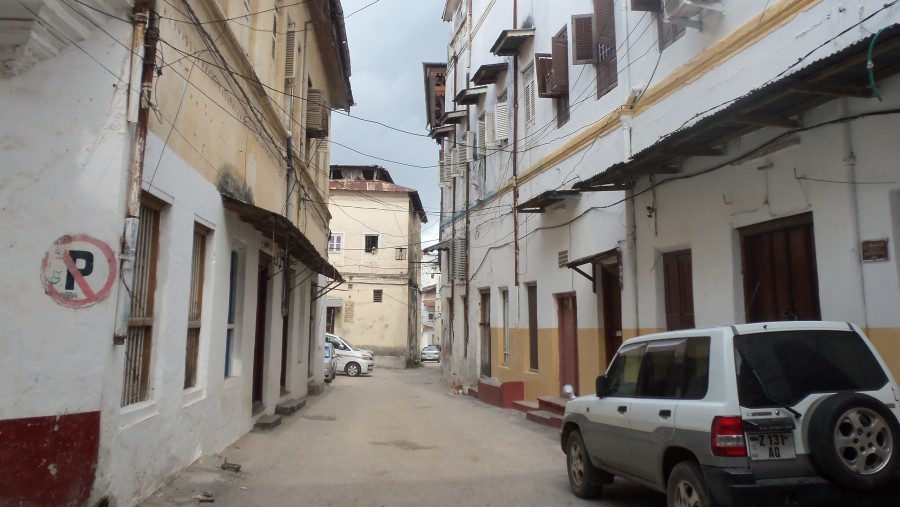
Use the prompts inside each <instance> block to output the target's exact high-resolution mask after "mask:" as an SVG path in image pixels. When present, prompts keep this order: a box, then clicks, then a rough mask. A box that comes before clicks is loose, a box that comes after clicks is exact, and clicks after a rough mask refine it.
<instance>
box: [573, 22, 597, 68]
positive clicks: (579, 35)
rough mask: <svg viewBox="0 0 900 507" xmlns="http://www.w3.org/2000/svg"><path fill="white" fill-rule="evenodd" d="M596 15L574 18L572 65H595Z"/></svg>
mask: <svg viewBox="0 0 900 507" xmlns="http://www.w3.org/2000/svg"><path fill="white" fill-rule="evenodd" d="M594 61H595V58H594V15H593V14H576V15H574V16H572V64H573V65H587V64H589V63H594Z"/></svg>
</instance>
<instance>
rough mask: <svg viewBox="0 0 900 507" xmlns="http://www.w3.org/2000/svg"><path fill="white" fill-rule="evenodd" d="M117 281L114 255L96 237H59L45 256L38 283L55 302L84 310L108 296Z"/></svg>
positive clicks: (82, 235)
mask: <svg viewBox="0 0 900 507" xmlns="http://www.w3.org/2000/svg"><path fill="white" fill-rule="evenodd" d="M115 279H116V256H115V254H113V251H112V249H111V248H110V247H109V245H107V244H106V243H104V242H103V241H100V240H99V239H97V238H93V237H91V236H87V235H85V234H76V235H72V236H68V235H67V236H62V237H61V238H59V239H57V240H56V242H54V243H53V246H51V247H50V249H49V250H47V253H45V254H44V261H43V263H42V264H41V281H42V282H43V284H44V291H45V292H46V293H47V295H49V296H50V297H51V298H53V300H54V301H56V302H57V303H59V304H61V305H63V306H68V307H69V308H84V307H85V306H90V305H92V304H94V303H96V302H98V301H100V300H101V299H103V298H105V297H106V296H107V295H109V292H110V290H111V289H112V286H113V283H114V282H115Z"/></svg>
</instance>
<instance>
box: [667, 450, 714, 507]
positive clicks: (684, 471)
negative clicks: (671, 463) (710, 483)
mask: <svg viewBox="0 0 900 507" xmlns="http://www.w3.org/2000/svg"><path fill="white" fill-rule="evenodd" d="M666 505H667V506H668V507H713V506H714V505H715V504H714V503H713V502H712V499H711V498H710V497H709V491H708V490H707V489H706V483H705V482H704V481H703V473H702V472H700V469H699V468H698V467H697V465H696V464H694V463H693V462H691V461H682V462H681V463H679V464H677V465H675V468H673V469H672V473H670V474H669V483H668V484H667V485H666Z"/></svg>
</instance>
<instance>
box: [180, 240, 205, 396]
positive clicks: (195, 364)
mask: <svg viewBox="0 0 900 507" xmlns="http://www.w3.org/2000/svg"><path fill="white" fill-rule="evenodd" d="M210 232H211V231H210V230H209V229H208V228H206V227H204V226H202V225H200V224H199V223H196V222H195V223H194V231H193V242H192V247H191V277H190V293H189V295H188V321H187V329H186V334H185V350H184V354H185V355H184V389H190V388H193V387H197V386H198V382H199V379H200V345H201V325H202V318H203V292H204V290H203V289H204V285H205V274H206V256H207V240H208V238H209V234H210Z"/></svg>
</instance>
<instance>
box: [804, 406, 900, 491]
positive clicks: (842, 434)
mask: <svg viewBox="0 0 900 507" xmlns="http://www.w3.org/2000/svg"><path fill="white" fill-rule="evenodd" d="M898 437H900V424H898V423H897V419H896V418H895V417H894V415H893V414H892V413H891V411H890V410H888V408H887V407H885V406H884V404H883V403H881V402H880V401H878V400H876V399H875V398H873V397H871V396H869V395H866V394H859V393H839V394H835V395H833V396H830V397H828V398H826V399H825V400H824V401H823V402H822V403H820V404H819V406H818V407H817V408H816V410H815V412H814V413H813V414H812V417H811V418H810V421H809V447H810V451H811V454H812V458H813V461H815V463H816V465H818V466H819V468H820V469H821V470H822V473H823V474H825V475H826V476H827V477H828V478H830V479H831V480H833V481H835V482H837V483H839V484H841V485H843V486H846V487H848V488H854V489H871V488H876V487H878V486H882V485H884V484H886V483H888V482H890V481H891V480H892V478H893V476H894V473H895V471H896V470H897V459H898V457H897V452H896V450H895V449H894V447H895V446H896V445H897V442H898Z"/></svg>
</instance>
